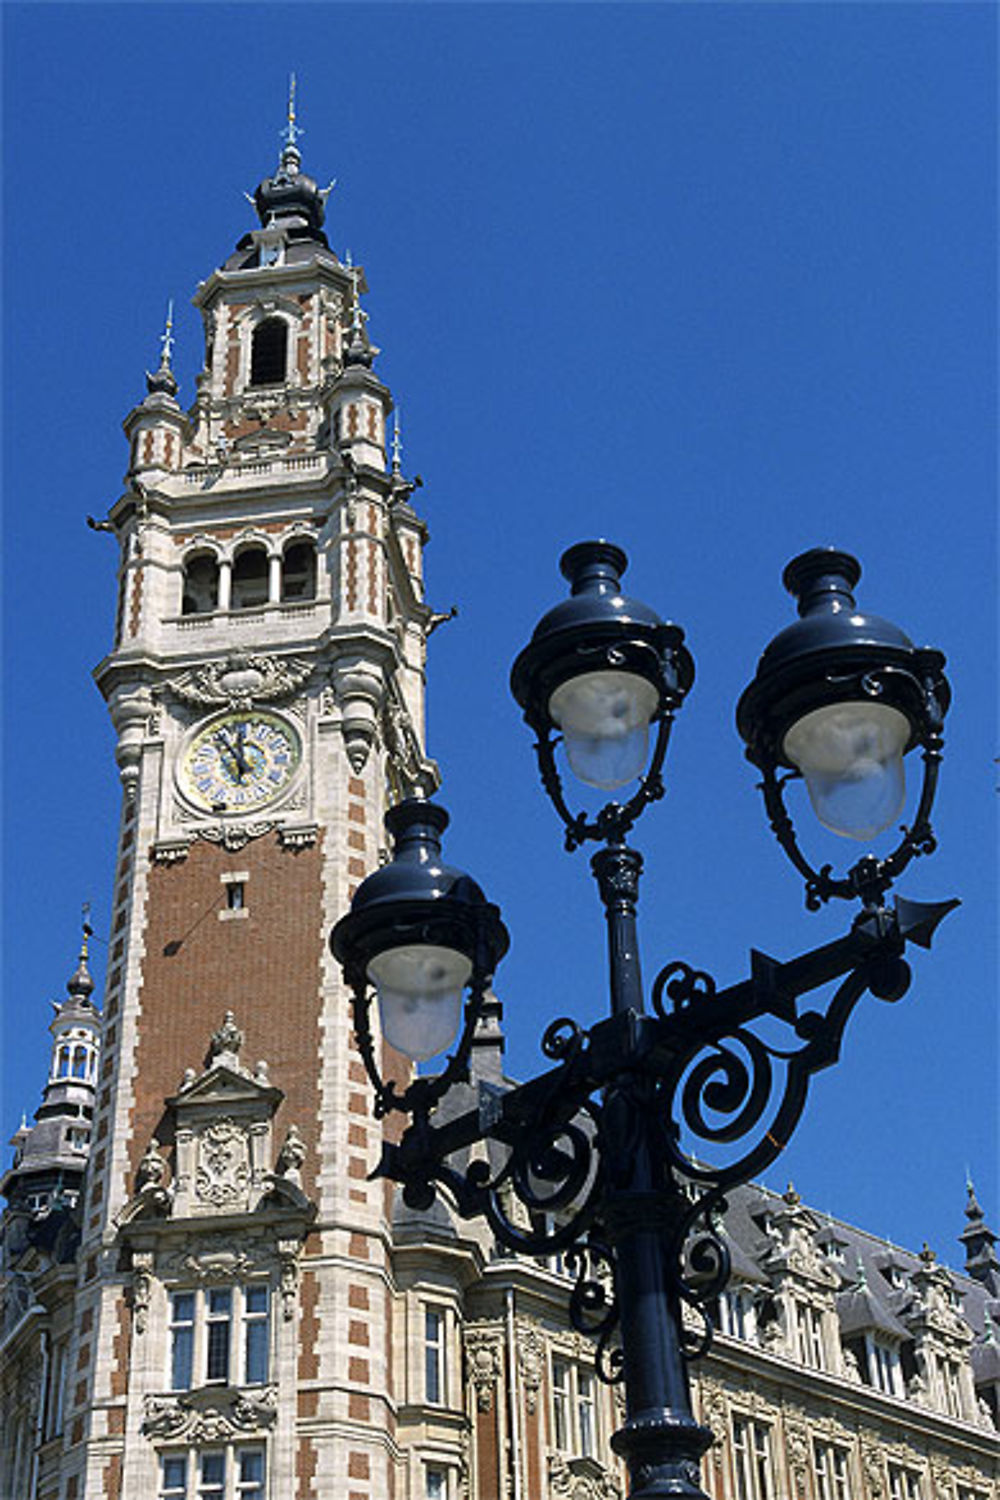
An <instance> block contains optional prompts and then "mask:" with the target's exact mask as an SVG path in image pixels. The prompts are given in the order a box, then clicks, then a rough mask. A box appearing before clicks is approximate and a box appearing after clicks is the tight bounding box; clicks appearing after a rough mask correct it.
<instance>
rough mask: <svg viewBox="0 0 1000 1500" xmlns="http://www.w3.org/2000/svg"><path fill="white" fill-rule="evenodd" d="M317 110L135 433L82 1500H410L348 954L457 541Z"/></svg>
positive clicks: (125, 549)
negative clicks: (338, 951) (343, 932)
mask: <svg viewBox="0 0 1000 1500" xmlns="http://www.w3.org/2000/svg"><path fill="white" fill-rule="evenodd" d="M298 133H299V132H298V130H297V127H296V124H295V115H294V109H293V108H290V110H289V120H288V127H287V130H286V132H285V145H284V149H283V150H282V152H281V157H280V162H279V166H278V169H277V171H276V172H275V174H274V175H273V176H272V177H268V178H266V179H265V180H264V181H262V182H261V183H260V185H259V186H258V187H257V189H256V191H255V193H254V195H253V203H254V206H255V208H256V212H257V215H258V218H259V221H260V227H259V228H256V229H254V230H252V231H251V232H250V233H248V234H246V235H245V236H244V237H243V239H241V240H240V242H239V244H238V246H237V248H236V250H235V252H234V253H233V254H232V255H231V256H230V257H229V259H228V260H227V261H226V262H225V264H224V265H223V266H222V267H221V268H220V269H219V270H216V271H213V272H212V274H211V275H210V276H209V277H208V278H207V279H206V280H205V281H204V282H202V283H201V284H200V285H199V287H198V290H197V292H196V295H195V298H194V302H195V305H196V306H197V308H198V309H199V311H200V312H201V315H202V318H203V320H204V330H205V360H204V368H203V370H202V371H201V373H200V374H199V376H198V377H197V393H196V396H195V399H194V403H193V405H192V406H191V408H190V410H188V411H185V410H183V409H182V407H181V406H180V405H179V403H178V400H177V396H178V386H177V382H176V380H175V377H174V374H173V372H172V369H171V353H172V344H173V338H172V327H171V321H170V319H169V318H168V322H167V328H166V332H165V334H164V337H163V340H162V358H161V360H160V364H159V367H158V369H156V371H155V372H154V373H153V374H151V375H148V376H147V377H146V386H147V394H146V396H145V398H144V399H143V400H142V402H141V403H140V404H139V405H138V406H136V407H135V408H134V409H133V410H132V411H131V412H129V414H128V416H127V417H126V419H125V424H124V426H125V433H126V436H127V439H128V443H129V466H128V471H127V475H126V487H125V492H124V493H123V494H122V496H121V498H120V499H118V500H117V501H116V502H115V503H114V505H112V507H111V509H110V511H109V514H108V518H107V522H106V523H103V525H104V526H107V527H109V528H110V529H111V530H113V532H114V534H115V536H116V538H117V541H118V543H119V546H120V549H121V567H120V574H119V592H118V607H117V616H116V623H115V634H114V645H113V649H112V650H111V652H110V654H109V655H108V656H107V657H106V658H105V660H104V661H102V662H101V664H100V665H99V666H98V668H97V670H96V674H95V675H96V680H97V683H98V686H99V688H100V690H101V692H102V694H103V695H104V697H105V699H106V701H107V704H108V708H109V711H110V714H111V718H112V722H113V724H114V727H115V730H116V733H117V750H116V755H117V761H118V766H119V770H120V774H121V780H122V787H123V806H122V816H121V829H120V835H119V843H118V860H117V871H116V877H115V888H114V904H113V917H112V931H111V936H110V947H109V963H108V976H107V988H106V995H105V1002H104V1038H103V1052H102V1061H101V1065H100V1076H99V1078H98V1080H97V1098H96V1109H95V1120H94V1137H93V1146H92V1150H91V1156H90V1170H89V1174H88V1182H87V1198H86V1203H85V1206H84V1213H83V1239H82V1244H81V1249H80V1259H79V1266H80V1271H79V1290H78V1303H77V1317H76V1329H77V1332H76V1336H75V1342H74V1346H73V1348H72V1351H71V1355H70V1359H71V1368H72V1378H71V1382H70V1387H69V1389H68V1391H67V1393H66V1417H65V1422H66V1428H67V1431H68V1441H67V1443H66V1447H65V1452H64V1456H63V1458H62V1460H61V1469H62V1475H63V1480H62V1483H61V1486H60V1488H59V1489H58V1490H53V1493H54V1494H55V1493H58V1494H59V1495H60V1497H62V1496H65V1500H92V1497H97V1496H101V1497H106V1500H137V1497H142V1500H149V1497H151V1496H153V1495H156V1496H162V1497H165V1500H175V1497H176V1500H180V1497H188V1496H192V1495H198V1496H203V1495H204V1496H211V1497H218V1500H233V1497H236V1496H239V1497H240V1500H263V1496H264V1495H265V1494H266V1495H268V1496H278V1495H280V1496H281V1497H283V1500H293V1497H300V1496H301V1497H303V1500H305V1497H312V1500H324V1497H330V1500H333V1497H337V1500H347V1497H348V1496H350V1497H352V1500H369V1497H385V1496H388V1495H390V1494H392V1493H393V1480H392V1477H391V1474H390V1470H391V1469H392V1466H393V1458H392V1452H391V1449H392V1443H393V1437H392V1434H393V1431H394V1426H395V1405H394V1395H393V1391H392V1389H391V1369H390V1364H391V1361H390V1341H391V1332H390V1319H391V1309H390V1305H389V1296H388V1291H387V1286H388V1279H387V1275H386V1263H387V1254H388V1250H387V1245H388V1227H387V1226H388V1207H389V1205H388V1198H387V1193H386V1190H385V1188H384V1186H383V1185H382V1184H381V1183H369V1182H368V1181H367V1180H366V1179H367V1177H368V1174H369V1172H370V1170H371V1168H372V1167H373V1165H374V1164H375V1163H376V1162H377V1160H378V1157H379V1152H380V1135H381V1127H380V1126H377V1125H375V1124H374V1123H373V1122H372V1121H371V1119H370V1117H369V1106H368V1095H367V1090H366V1085H365V1081H364V1080H365V1075H364V1071H363V1069H362V1066H361V1063H360V1060H359V1059H358V1057H357V1054H356V1053H355V1052H354V1050H353V1048H352V1039H351V1029H350V1022H349V1010H348V1005H347V1003H346V1000H345V997H344V994H343V992H342V989H341V985H340V981H339V974H338V972H337V971H336V969H335V966H334V963H333V960H332V958H331V957H330V955H329V953H328V949H327V938H328V934H329V931H330V928H331V927H332V925H333V923H334V922H335V920H336V918H337V917H338V916H339V915H340V914H341V913H342V912H343V911H344V910H345V909H346V907H347V904H348V902H349V900H350V896H351V893H352V891H353V889H354V887H355V886H356V884H357V883H358V882H359V881H360V880H361V879H362V878H363V877H364V875H365V874H366V873H367V872H368V871H369V870H371V869H372V868H373V867H374V865H375V864H376V862H377V860H378V857H379V839H380V830H381V828H382V814H383V810H384V805H385V801H386V798H387V796H392V795H393V794H394V790H401V789H407V790H414V789H423V790H425V791H428V792H429V791H430V790H432V789H433V786H434V784H435V770H434V767H433V765H432V764H431V763H430V762H429V761H427V760H426V759H425V757H424V753H423V749H422V746H423V670H424V654H425V636H426V632H427V628H428V622H429V620H430V611H429V609H428V608H427V606H426V605H425V603H424V600H423V587H422V582H421V553H422V546H423V542H424V536H425V533H424V527H423V525H422V523H421V521H420V520H419V519H418V517H417V516H416V515H415V513H414V511H413V510H412V509H411V507H410V503H409V501H410V495H411V492H412V489H413V486H412V484H409V483H407V482H406V481H405V480H404V478H403V477H402V474H401V472H400V466H399V455H398V442H397V443H396V444H393V450H394V452H393V455H392V456H388V455H387V424H388V422H389V418H390V413H391V412H392V409H393V403H392V398H391V396H390V394H389V391H388V390H387V388H386V386H385V385H384V384H383V383H382V382H381V380H380V379H379V377H378V376H377V375H376V374H375V373H374V369H373V365H374V358H375V354H376V350H375V349H374V347H373V346H372V344H371V343H370V341H369V339H368V335H367V332H366V326H365V325H366V318H365V314H364V313H363V311H362V309H361V295H362V293H363V292H364V291H366V290H367V288H366V283H365V277H364V272H363V271H362V270H361V268H360V267H352V266H350V265H345V264H343V263H342V262H341V261H340V260H339V259H338V257H337V255H335V254H334V252H333V251H332V250H331V249H330V246H329V244H328V241H327V238H326V235H325V233H324V230H323V222H324V216H325V207H326V199H327V193H328V191H329V190H325V191H324V190H321V189H320V188H319V187H318V186H317V184H316V182H315V181H314V180H313V179H312V178H311V177H309V176H307V175H306V174H305V173H304V172H303V171H302V169H301V157H300V153H299V150H298V147H297V144H296V139H297V136H298Z"/></svg>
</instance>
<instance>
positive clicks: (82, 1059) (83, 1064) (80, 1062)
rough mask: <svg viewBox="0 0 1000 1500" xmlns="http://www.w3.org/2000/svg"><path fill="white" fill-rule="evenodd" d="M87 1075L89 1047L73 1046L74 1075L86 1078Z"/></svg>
mask: <svg viewBox="0 0 1000 1500" xmlns="http://www.w3.org/2000/svg"><path fill="white" fill-rule="evenodd" d="M86 1076H87V1049H86V1047H74V1048H73V1077H74V1078H86Z"/></svg>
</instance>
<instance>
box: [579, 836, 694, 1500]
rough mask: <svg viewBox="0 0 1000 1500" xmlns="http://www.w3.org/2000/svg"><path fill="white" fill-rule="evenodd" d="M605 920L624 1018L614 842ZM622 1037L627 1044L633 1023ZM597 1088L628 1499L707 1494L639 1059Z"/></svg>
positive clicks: (638, 867)
mask: <svg viewBox="0 0 1000 1500" xmlns="http://www.w3.org/2000/svg"><path fill="white" fill-rule="evenodd" d="M591 868H592V869H593V871H594V875H595V877H596V879H597V885H598V890H599V891H600V894H601V900H602V902H603V904H604V910H605V913H606V916H607V925H608V972H609V980H610V992H611V1013H612V1015H613V1016H622V1017H624V1018H625V1020H626V1022H630V1021H631V1019H632V1017H638V1016H641V1015H642V1014H643V1013H644V1010H645V1006H644V1002H643V993H642V973H641V968H640V962H639V942H638V932H637V929H636V907H637V904H638V900H639V875H640V873H641V871H642V856H641V855H640V854H638V853H637V852H636V851H635V850H634V849H629V848H627V847H626V846H625V845H622V844H613V845H608V846H607V847H606V848H604V849H601V850H599V851H598V852H597V854H595V855H594V857H593V859H592V860H591ZM630 1031H631V1035H630V1036H629V1037H628V1041H627V1043H626V1045H631V1046H633V1047H634V1046H635V1045H636V1042H637V1040H638V1035H639V1029H638V1028H637V1027H635V1026H634V1025H632V1026H631V1027H630ZM623 1061H624V1062H625V1064H626V1066H625V1068H624V1069H623V1070H622V1072H621V1073H620V1075H619V1077H618V1078H617V1079H616V1081H615V1082H614V1083H612V1084H611V1086H610V1087H609V1088H608V1089H607V1090H606V1091H605V1094H604V1097H603V1108H602V1114H601V1123H600V1127H599V1131H600V1151H601V1159H602V1161H603V1162H604V1164H605V1171H606V1173H607V1179H608V1180H607V1189H606V1196H605V1203H604V1215H603V1218H604V1225H605V1230H606V1233H607V1237H608V1242H609V1245H610V1247H611V1249H612V1251H613V1253H614V1262H615V1290H616V1295H617V1299H618V1314H619V1319H620V1339H621V1351H622V1368H623V1375H624V1383H625V1412H626V1418H625V1425H624V1426H623V1427H622V1428H621V1429H620V1430H619V1431H618V1432H617V1433H616V1434H615V1436H614V1438H613V1440H612V1442H613V1447H614V1449H615V1452H616V1453H618V1454H619V1455H620V1457H622V1458H623V1459H624V1460H625V1462H626V1465H627V1466H628V1471H629V1476H630V1480H631V1486H630V1490H629V1494H630V1496H631V1497H633V1500H647V1497H649V1500H652V1497H654V1496H666V1495H673V1496H688V1497H689V1500H695V1497H697V1500H706V1497H705V1492H704V1490H703V1489H702V1488H701V1485H700V1484H699V1482H698V1468H699V1461H700V1459H701V1456H702V1454H703V1453H704V1452H705V1451H706V1449H707V1448H708V1447H709V1446H710V1445H711V1442H712V1434H711V1432H710V1431H709V1430H708V1429H707V1428H704V1427H702V1426H700V1424H699V1423H698V1422H696V1421H695V1419H694V1416H693V1415H692V1411H691V1388H690V1382H689V1380H688V1374H687V1369H686V1367H685V1364H684V1360H683V1358H682V1353H681V1347H682V1341H681V1326H682V1325H681V1306H680V1299H679V1297H678V1294H677V1290H676V1283H675V1280H674V1278H673V1277H672V1276H671V1275H670V1271H669V1265H668V1260H667V1255H668V1246H669V1229H670V1223H671V1221H673V1220H675V1219H676V1207H677V1205H676V1204H674V1203H673V1202H672V1199H673V1195H674V1193H675V1192H676V1189H675V1187H674V1185H673V1184H672V1183H670V1182H669V1180H668V1173H667V1171H666V1168H665V1163H664V1159H663V1153H662V1151H660V1150H658V1149H657V1141H656V1139H655V1124H654V1122H655V1120H656V1108H655V1105H656V1101H655V1098H654V1097H653V1089H652V1088H651V1086H650V1082H649V1080H648V1079H646V1078H644V1077H643V1073H642V1070H641V1066H640V1065H639V1059H638V1058H637V1059H636V1066H635V1067H634V1069H633V1068H629V1067H628V1062H629V1061H630V1059H629V1058H628V1057H626V1058H624V1059H623Z"/></svg>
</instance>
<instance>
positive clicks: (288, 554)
mask: <svg viewBox="0 0 1000 1500" xmlns="http://www.w3.org/2000/svg"><path fill="white" fill-rule="evenodd" d="M281 597H282V599H283V600H284V599H315V597H316V548H315V547H314V546H313V544H312V542H293V543H292V544H291V546H289V547H286V548H285V555H284V557H282V559H281Z"/></svg>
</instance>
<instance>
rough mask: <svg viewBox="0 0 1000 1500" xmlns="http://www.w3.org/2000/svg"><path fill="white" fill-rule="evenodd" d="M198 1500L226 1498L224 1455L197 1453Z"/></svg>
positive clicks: (224, 1499)
mask: <svg viewBox="0 0 1000 1500" xmlns="http://www.w3.org/2000/svg"><path fill="white" fill-rule="evenodd" d="M198 1500H226V1455H225V1452H222V1453H199V1455H198Z"/></svg>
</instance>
